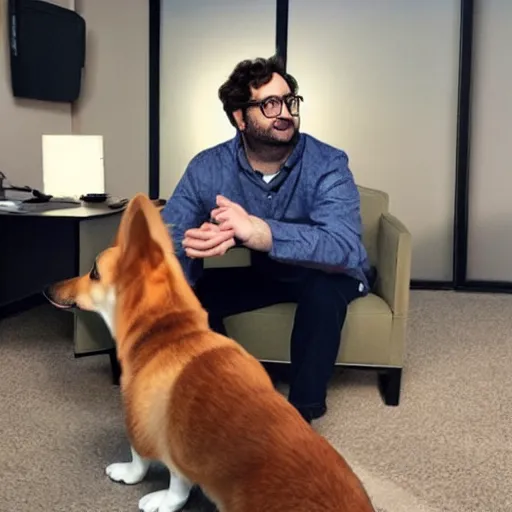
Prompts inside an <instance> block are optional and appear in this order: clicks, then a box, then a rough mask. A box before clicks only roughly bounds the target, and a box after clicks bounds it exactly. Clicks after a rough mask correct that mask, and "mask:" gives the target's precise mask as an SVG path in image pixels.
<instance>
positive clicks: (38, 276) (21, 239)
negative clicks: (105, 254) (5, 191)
mask: <svg viewBox="0 0 512 512" xmlns="http://www.w3.org/2000/svg"><path fill="white" fill-rule="evenodd" d="M122 212H123V209H119V210H112V209H109V208H107V207H106V206H104V205H102V204H99V205H87V206H79V207H76V208H75V207H73V208H65V209H61V210H50V211H45V212H30V213H23V214H12V213H5V212H1V213H0V308H2V307H5V306H9V305H12V304H13V303H16V302H18V301H22V300H24V299H27V298H30V297H33V296H36V295H40V294H41V291H42V290H43V289H44V288H45V287H46V286H48V285H49V284H52V283H55V282H57V281H60V280H62V279H68V278H70V277H74V276H77V275H80V274H83V273H84V272H88V271H89V270H90V268H91V266H92V264H93V262H94V259H95V257H96V256H97V254H98V253H99V252H101V251H102V250H103V249H105V248H106V247H108V246H109V245H110V244H111V243H112V242H113V241H114V237H115V235H116V232H117V228H118V226H119V222H120V220H121V214H122ZM69 314H70V315H72V321H73V322H74V335H73V338H74V339H73V343H74V352H75V356H76V357H81V356H86V355H95V354H102V353H105V354H109V356H110V358H111V362H112V366H113V368H112V369H113V372H114V380H115V381H116V380H117V377H118V375H117V374H116V372H117V371H118V368H117V364H116V361H115V350H114V342H113V340H112V337H111V336H110V333H109V331H108V329H107V328H106V326H105V324H104V322H103V320H102V319H101V318H100V317H99V316H98V315H96V314H95V313H88V312H73V313H69Z"/></svg>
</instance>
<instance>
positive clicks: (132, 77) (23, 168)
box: [0, 0, 149, 197]
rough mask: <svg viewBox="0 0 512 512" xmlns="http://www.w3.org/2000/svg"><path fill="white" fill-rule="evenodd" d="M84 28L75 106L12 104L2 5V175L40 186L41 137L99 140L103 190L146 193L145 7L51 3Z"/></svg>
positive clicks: (136, 1) (87, 0)
mask: <svg viewBox="0 0 512 512" xmlns="http://www.w3.org/2000/svg"><path fill="white" fill-rule="evenodd" d="M53 3H55V4H58V5H61V6H63V7H68V8H75V9H76V10H77V12H80V14H81V15H82V16H83V17H84V18H85V20H86V23H87V49H86V70H85V73H84V82H83V89H82V93H81V98H80V100H79V101H78V102H77V103H76V104H75V105H73V106H72V107H71V106H70V105H65V104H53V103H46V102H38V101H31V100H18V99H14V98H13V97H12V94H11V89H10V73H9V54H8V45H7V33H6V32H7V27H6V14H7V0H0V119H1V122H0V170H2V171H3V172H4V173H6V174H7V175H8V177H9V178H10V180H11V182H13V183H15V184H22V185H25V184H26V185H29V186H32V187H35V188H41V187H42V170H41V160H42V155H41V136H42V134H45V133H46V134H49V133H50V134H71V133H75V134H94V135H103V137H104V157H105V174H106V187H107V191H108V192H109V193H111V194H114V195H119V196H122V197H129V196H131V195H133V194H135V193H136V192H139V191H142V192H147V191H148V172H149V171H148V158H149V156H148V146H149V144H148V137H149V134H148V130H149V127H148V126H149V125H148V115H149V110H148V105H149V93H148V82H149V78H148V77H149V71H148V65H149V10H148V4H147V2H146V1H143V0H123V2H122V9H119V8H115V7H114V6H119V4H118V3H117V2H115V1H111V2H105V1H104V0H76V1H75V0H53Z"/></svg>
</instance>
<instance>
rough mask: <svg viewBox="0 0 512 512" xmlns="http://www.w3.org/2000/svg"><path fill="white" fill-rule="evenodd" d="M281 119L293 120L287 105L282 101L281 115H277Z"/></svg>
mask: <svg viewBox="0 0 512 512" xmlns="http://www.w3.org/2000/svg"><path fill="white" fill-rule="evenodd" d="M279 117H281V118H283V119H289V120H290V121H292V120H293V116H292V114H291V112H290V109H289V108H288V105H287V104H286V103H285V102H284V101H283V107H282V108H281V115H280V116H279Z"/></svg>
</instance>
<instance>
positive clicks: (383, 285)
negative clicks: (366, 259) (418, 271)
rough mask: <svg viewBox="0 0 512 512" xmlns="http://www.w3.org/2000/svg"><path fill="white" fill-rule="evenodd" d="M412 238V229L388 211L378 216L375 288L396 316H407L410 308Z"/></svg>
mask: <svg viewBox="0 0 512 512" xmlns="http://www.w3.org/2000/svg"><path fill="white" fill-rule="evenodd" d="M411 238H412V237H411V233H410V232H409V231H408V230H407V228H406V227H405V226H404V225H403V224H402V223H401V222H400V221H399V220H398V219H397V218H396V217H394V216H393V215H391V214H390V213H385V214H383V215H382V216H381V219H380V226H379V234H378V242H377V251H378V259H377V283H376V291H377V294H378V295H379V296H380V297H382V298H383V299H384V300H385V301H386V302H387V303H388V304H389V306H390V308H391V310H392V311H393V314H394V315H397V316H406V315H407V312H408V310H409V295H410V279H411V260H412V243H411Z"/></svg>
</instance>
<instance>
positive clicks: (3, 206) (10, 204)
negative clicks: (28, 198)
mask: <svg viewBox="0 0 512 512" xmlns="http://www.w3.org/2000/svg"><path fill="white" fill-rule="evenodd" d="M20 205H21V201H10V200H3V199H1V200H0V213H1V212H6V213H23V212H22V211H21V210H20Z"/></svg>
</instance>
